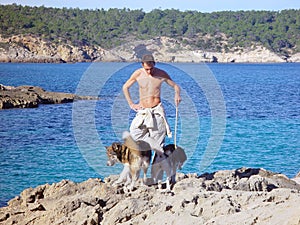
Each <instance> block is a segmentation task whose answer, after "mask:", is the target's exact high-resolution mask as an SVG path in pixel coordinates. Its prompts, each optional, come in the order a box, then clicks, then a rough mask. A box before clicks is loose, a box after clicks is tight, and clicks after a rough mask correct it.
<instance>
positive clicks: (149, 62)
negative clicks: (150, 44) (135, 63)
mask: <svg viewBox="0 0 300 225" xmlns="http://www.w3.org/2000/svg"><path fill="white" fill-rule="evenodd" d="M142 66H143V68H144V69H145V70H146V72H147V73H148V74H150V75H151V73H152V71H153V68H154V66H155V60H154V57H153V56H152V55H143V57H142Z"/></svg>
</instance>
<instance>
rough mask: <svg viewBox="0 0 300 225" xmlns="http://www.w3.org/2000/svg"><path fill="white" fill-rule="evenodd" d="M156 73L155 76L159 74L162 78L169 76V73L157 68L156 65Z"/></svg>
mask: <svg viewBox="0 0 300 225" xmlns="http://www.w3.org/2000/svg"><path fill="white" fill-rule="evenodd" d="M156 74H157V76H160V77H163V78H170V76H169V74H168V73H167V72H166V71H164V70H162V69H159V68H157V67H156Z"/></svg>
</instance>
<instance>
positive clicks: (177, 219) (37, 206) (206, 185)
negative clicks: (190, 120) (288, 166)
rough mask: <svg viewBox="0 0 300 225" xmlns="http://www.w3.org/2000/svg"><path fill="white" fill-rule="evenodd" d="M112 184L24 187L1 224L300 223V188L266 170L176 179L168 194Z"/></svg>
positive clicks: (1, 214)
mask: <svg viewBox="0 0 300 225" xmlns="http://www.w3.org/2000/svg"><path fill="white" fill-rule="evenodd" d="M116 179H117V176H116V175H111V176H109V177H107V178H105V179H104V180H101V179H97V178H95V179H89V180H87V181H84V182H82V183H74V182H72V181H69V180H62V181H61V182H59V183H53V184H44V185H41V186H38V187H35V188H28V189H26V190H24V191H23V192H22V193H21V194H20V196H17V197H15V198H13V199H12V200H10V201H9V202H8V206H6V207H2V208H0V224H3V225H4V224H5V225H8V224H105V225H106V224H109V225H113V224H175V225H176V224H178V225H179V224H183V223H184V224H186V225H188V224H225V225H226V224H249V225H250V224H275V225H276V224H286V225H297V224H300V214H299V202H300V184H299V183H297V182H295V181H294V180H291V179H288V178H287V177H286V176H284V175H282V174H277V173H273V172H271V171H267V170H264V169H254V168H239V169H236V170H223V171H217V172H214V173H206V174H202V175H200V176H198V175H196V174H186V175H185V174H177V182H176V183H175V184H174V186H173V187H172V190H171V191H170V192H166V191H165V189H162V190H160V189H157V186H155V185H154V186H146V185H141V186H137V188H136V189H135V190H134V191H132V192H129V193H128V192H125V193H124V191H123V187H122V186H114V185H113V182H114V181H115V180H116ZM297 179H298V178H297Z"/></svg>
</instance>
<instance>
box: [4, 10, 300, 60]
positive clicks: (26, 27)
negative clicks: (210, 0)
mask: <svg viewBox="0 0 300 225" xmlns="http://www.w3.org/2000/svg"><path fill="white" fill-rule="evenodd" d="M0 32H1V35H2V36H3V37H9V36H11V35H19V34H30V35H36V36H39V37H42V38H44V39H46V40H48V41H51V42H56V43H58V42H60V43H70V44H73V45H76V46H81V45H100V46H101V47H104V48H112V47H115V46H118V45H121V44H122V43H124V42H127V41H130V40H137V39H149V38H154V37H157V36H167V37H171V38H176V39H178V40H181V41H183V42H185V43H187V44H192V45H193V46H195V47H197V48H201V49H205V50H217V51H220V50H221V49H223V50H228V49H230V48H232V47H236V46H239V47H250V46H251V45H252V44H253V43H254V42H256V43H261V44H262V45H263V46H265V47H267V48H268V49H270V50H272V51H274V52H277V53H280V54H282V55H287V54H288V53H291V52H300V10H299V9H297V10H293V9H291V10H283V11H223V12H212V13H201V12H198V11H179V10H175V9H167V10H160V9H155V10H152V11H151V12H148V13H145V12H144V11H143V10H142V9H140V10H130V9H126V8H124V9H108V10H104V9H97V10H88V9H85V10H81V9H79V8H46V7H44V6H41V7H29V6H20V5H16V4H13V5H0ZM223 34H225V35H223ZM204 37H210V38H204ZM220 43H222V44H220Z"/></svg>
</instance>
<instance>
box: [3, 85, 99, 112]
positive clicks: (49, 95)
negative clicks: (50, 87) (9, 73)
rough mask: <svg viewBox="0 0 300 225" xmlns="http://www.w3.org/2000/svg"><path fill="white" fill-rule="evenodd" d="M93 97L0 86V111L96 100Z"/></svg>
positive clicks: (28, 87) (36, 88) (39, 89)
mask: <svg viewBox="0 0 300 225" xmlns="http://www.w3.org/2000/svg"><path fill="white" fill-rule="evenodd" d="M96 99H98V98H97V97H93V96H78V95H75V94H71V93H63V92H49V91H45V90H44V89H42V88H40V87H35V86H19V87H13V86H5V85H2V84H0V109H10V108H35V107H38V106H39V104H59V103H68V102H73V101H74V100H96Z"/></svg>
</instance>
